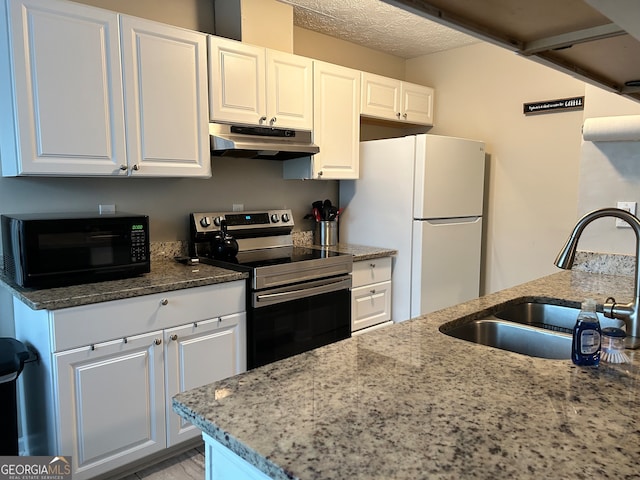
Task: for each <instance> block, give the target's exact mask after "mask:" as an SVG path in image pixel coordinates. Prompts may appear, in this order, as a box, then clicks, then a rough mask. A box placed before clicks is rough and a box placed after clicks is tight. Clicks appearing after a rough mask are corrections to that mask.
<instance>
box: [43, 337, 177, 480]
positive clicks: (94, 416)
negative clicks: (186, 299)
mask: <svg viewBox="0 0 640 480" xmlns="http://www.w3.org/2000/svg"><path fill="white" fill-rule="evenodd" d="M54 358H55V370H54V378H55V379H56V382H55V384H56V385H57V397H58V405H57V408H56V411H57V412H58V415H59V417H58V418H59V429H58V441H59V445H60V450H59V451H60V452H61V453H64V454H65V455H72V456H73V463H74V466H73V477H74V478H86V477H89V476H92V475H93V474H95V473H97V472H98V471H104V470H105V468H104V467H107V466H108V465H114V464H118V465H124V464H126V463H129V462H131V461H133V460H137V459H139V458H142V457H144V456H146V455H150V454H152V453H155V452H157V451H160V450H162V449H164V448H165V424H164V418H165V402H164V382H163V359H162V331H155V332H151V333H146V334H144V335H138V336H135V337H132V338H128V339H127V342H126V343H125V342H124V341H123V340H122V339H118V340H114V341H111V342H105V343H101V344H97V345H93V346H91V347H84V348H78V349H74V350H70V351H67V352H61V353H56V354H54ZM85 474H86V475H85Z"/></svg>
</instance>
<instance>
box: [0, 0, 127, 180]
mask: <svg viewBox="0 0 640 480" xmlns="http://www.w3.org/2000/svg"><path fill="white" fill-rule="evenodd" d="M2 8H7V10H6V11H4V12H3V13H4V15H3V18H2V23H3V24H4V25H3V28H2V29H3V30H4V32H5V34H4V35H0V62H1V63H2V65H1V68H0V76H1V77H2V78H1V80H0V89H1V92H0V93H1V95H0V98H1V100H0V102H1V108H0V115H1V116H2V131H1V132H0V135H1V136H2V174H3V175H4V176H13V175H77V174H85V175H112V174H116V175H118V174H121V173H120V165H122V164H126V147H125V127H124V114H123V94H122V71H121V68H120V48H119V40H118V16H117V14H115V13H112V12H108V11H106V10H100V9H96V8H93V7H87V6H84V5H80V4H77V3H69V2H62V1H56V0H22V1H17V0H10V1H8V2H6V3H5V2H3V3H2ZM6 32H10V34H9V35H7V34H6ZM124 173H125V174H126V172H124Z"/></svg>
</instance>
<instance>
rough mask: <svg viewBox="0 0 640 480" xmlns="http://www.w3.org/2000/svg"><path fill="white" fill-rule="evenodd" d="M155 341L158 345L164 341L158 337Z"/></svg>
mask: <svg viewBox="0 0 640 480" xmlns="http://www.w3.org/2000/svg"><path fill="white" fill-rule="evenodd" d="M153 343H155V344H156V345H160V344H161V343H162V339H161V338H156V340H155V341H154V342H153Z"/></svg>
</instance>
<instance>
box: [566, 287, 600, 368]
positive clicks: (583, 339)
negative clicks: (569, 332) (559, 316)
mask: <svg viewBox="0 0 640 480" xmlns="http://www.w3.org/2000/svg"><path fill="white" fill-rule="evenodd" d="M600 334H601V331H600V321H599V320H598V315H597V314H596V301H595V300H593V299H591V298H588V299H586V300H585V301H584V302H582V308H581V309H580V313H578V318H577V319H576V324H575V326H574V327H573V341H572V343H571V360H572V361H573V363H575V364H576V365H584V366H597V365H598V364H599V363H600V342H601V340H600Z"/></svg>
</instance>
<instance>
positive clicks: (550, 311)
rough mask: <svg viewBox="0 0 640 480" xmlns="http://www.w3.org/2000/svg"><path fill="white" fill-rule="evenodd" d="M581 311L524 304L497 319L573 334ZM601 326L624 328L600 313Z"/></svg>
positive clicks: (554, 306)
mask: <svg viewBox="0 0 640 480" xmlns="http://www.w3.org/2000/svg"><path fill="white" fill-rule="evenodd" d="M578 312H579V309H578V308H573V307H567V306H564V305H552V304H550V303H534V302H523V303H517V304H514V305H510V306H508V307H505V308H503V309H502V310H500V311H498V312H496V313H495V314H494V315H495V317H496V318H499V319H502V320H508V321H510V322H516V323H520V324H523V325H529V326H532V327H539V328H544V329H546V330H552V331H558V332H564V333H571V332H572V331H573V326H574V325H575V323H576V317H577V316H578ZM598 320H599V321H600V326H601V327H602V328H605V327H617V328H623V327H624V322H623V321H622V320H617V319H612V318H607V317H605V316H604V315H603V314H602V313H598Z"/></svg>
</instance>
